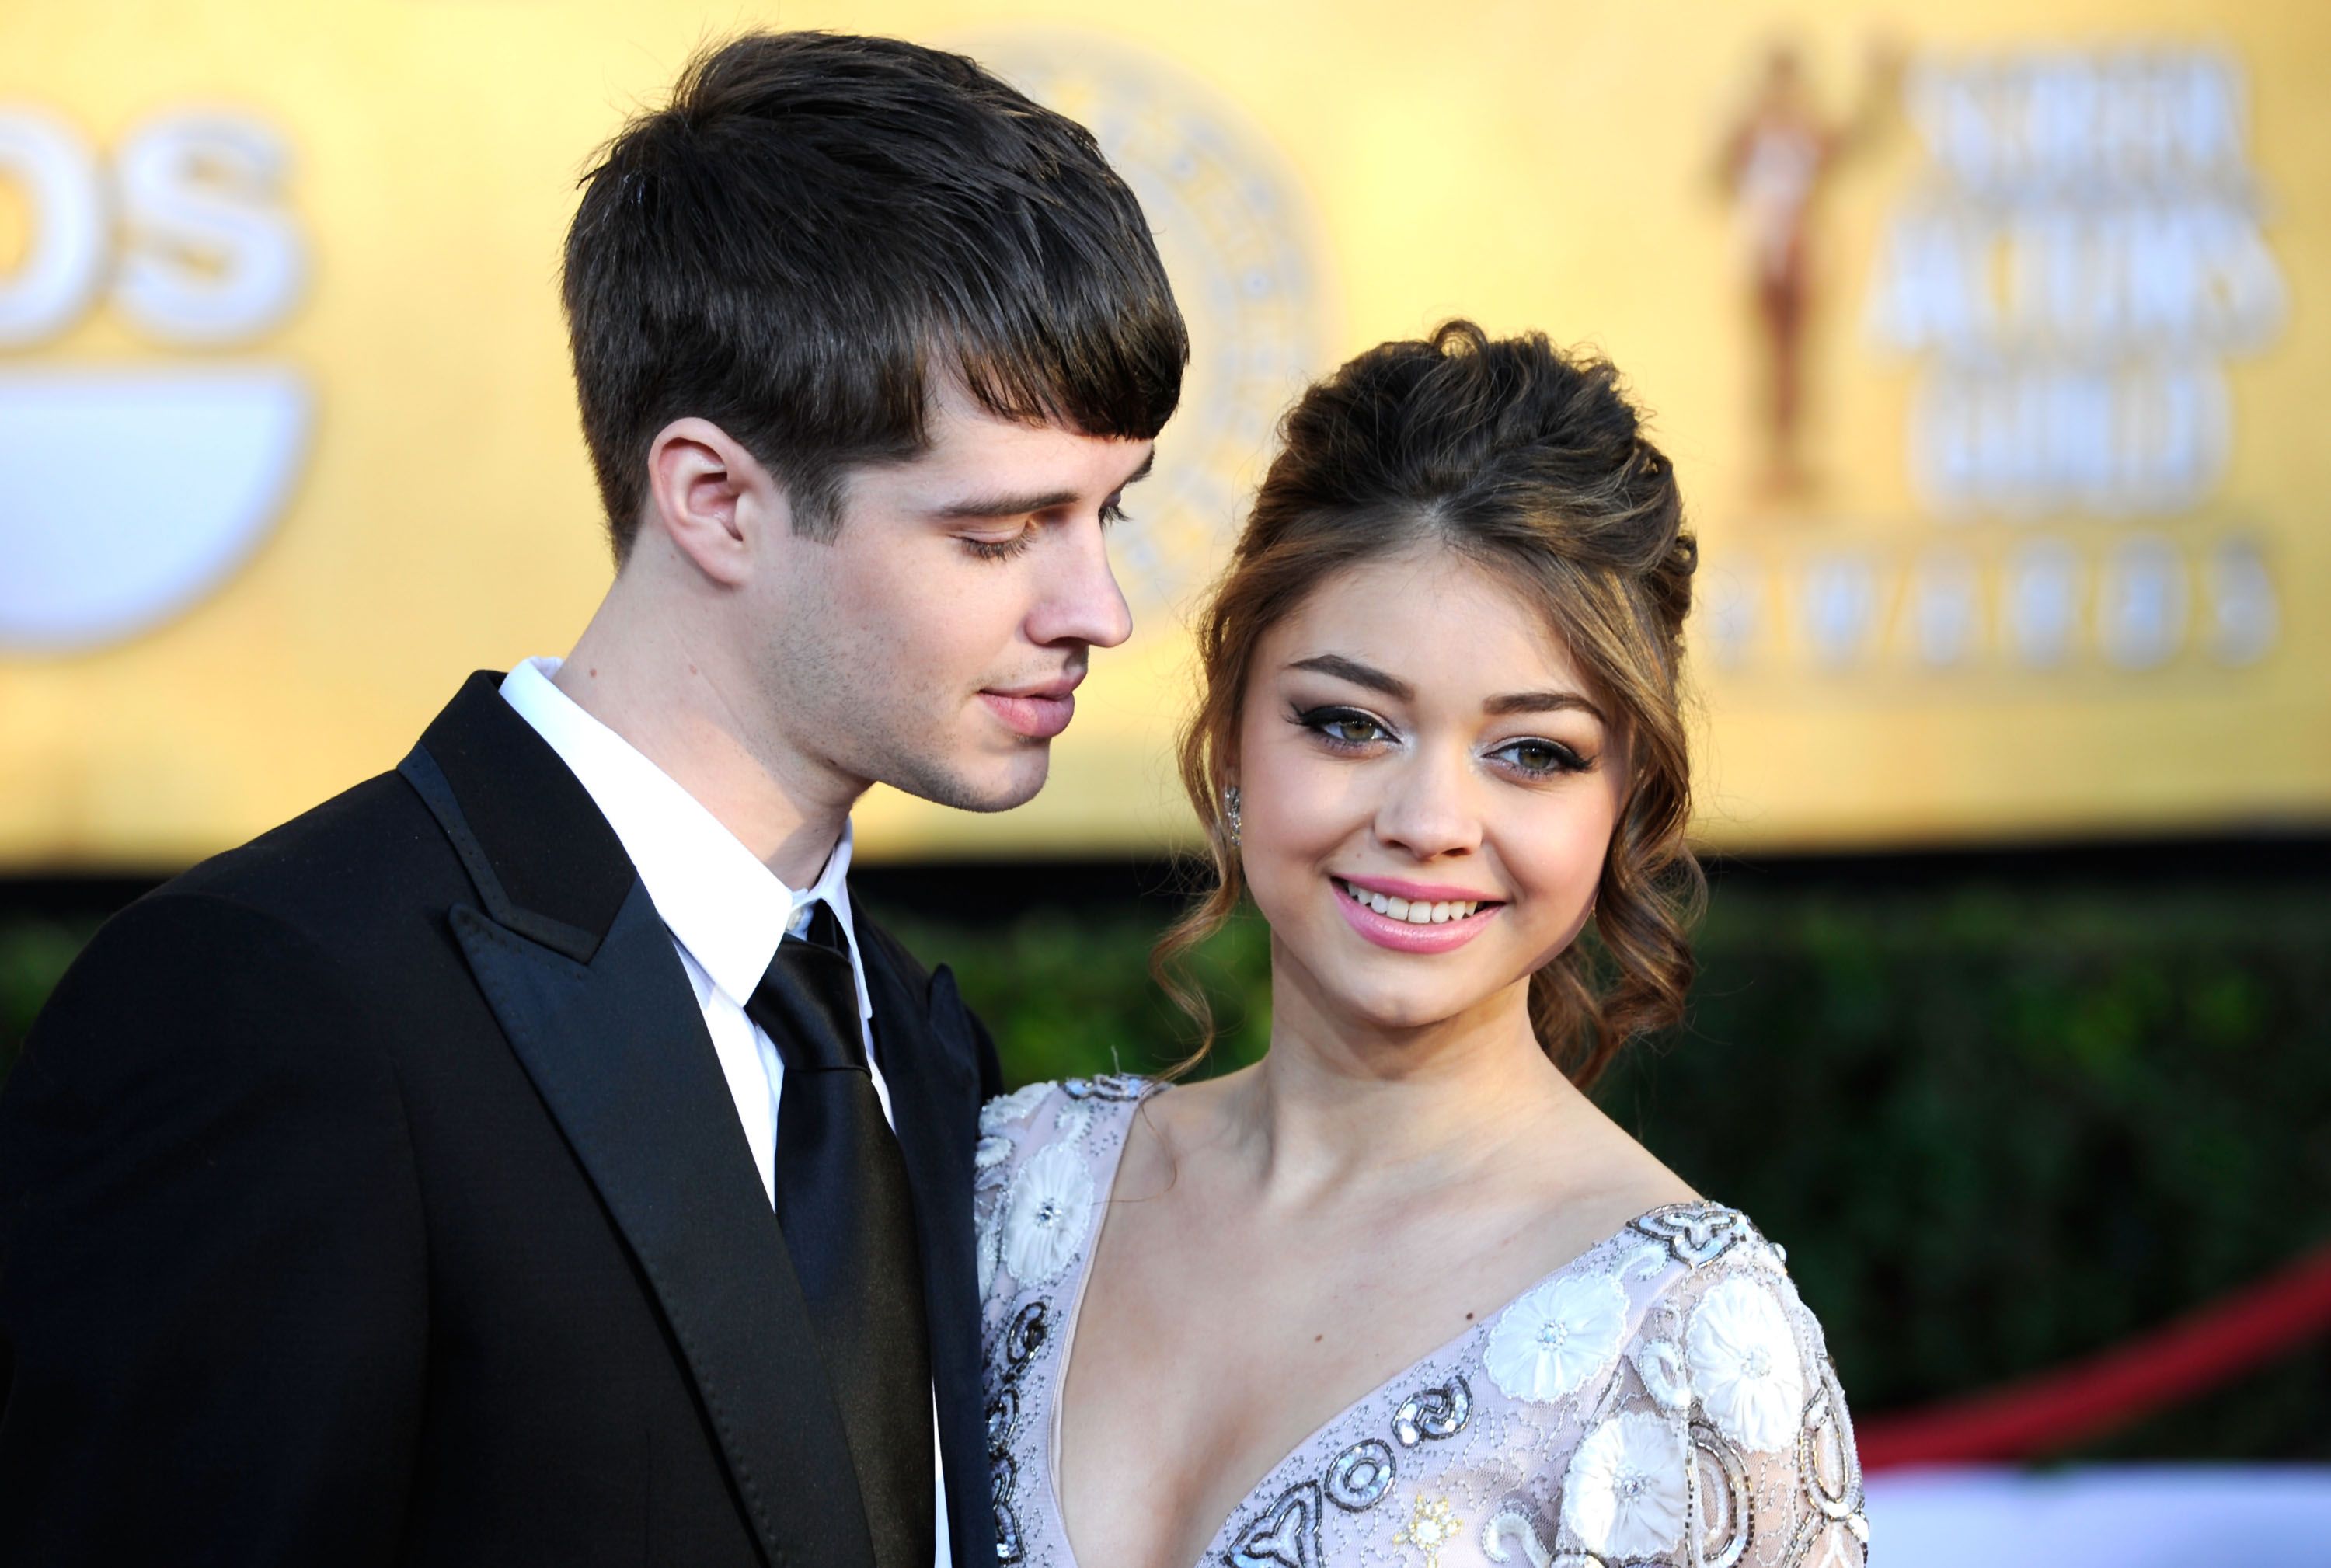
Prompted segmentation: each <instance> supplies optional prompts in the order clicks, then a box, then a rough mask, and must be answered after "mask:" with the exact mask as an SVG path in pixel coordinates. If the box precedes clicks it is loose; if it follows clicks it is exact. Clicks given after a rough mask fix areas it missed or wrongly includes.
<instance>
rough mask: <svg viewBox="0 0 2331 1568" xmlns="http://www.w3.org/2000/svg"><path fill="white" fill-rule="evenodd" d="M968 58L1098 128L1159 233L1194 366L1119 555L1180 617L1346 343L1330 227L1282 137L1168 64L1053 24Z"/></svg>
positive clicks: (1135, 502) (1148, 594)
mask: <svg viewBox="0 0 2331 1568" xmlns="http://www.w3.org/2000/svg"><path fill="white" fill-rule="evenodd" d="M961 46H962V47H963V48H964V50H965V52H967V53H969V54H971V55H972V56H973V57H974V58H975V59H976V60H978V61H979V62H980V63H981V64H982V65H985V67H987V68H988V69H989V70H991V71H994V72H995V73H996V74H997V75H999V76H1002V77H1003V78H1004V80H1006V81H1010V82H1012V83H1013V85H1014V86H1016V87H1018V88H1019V89H1020V90H1022V91H1023V92H1025V93H1027V94H1028V95H1029V96H1030V97H1031V98H1033V99H1035V100H1037V101H1039V102H1041V103H1043V104H1045V105H1047V106H1048V107H1050V108H1051V109H1057V110H1059V111H1060V112H1061V113H1062V114H1065V115H1067V116H1068V117H1069V118H1070V119H1074V120H1076V121H1078V122H1079V123H1080V124H1081V125H1083V126H1085V127H1086V128H1089V130H1091V132H1092V133H1093V137H1094V138H1095V139H1096V140H1097V141H1099V143H1100V148H1101V151H1102V153H1103V154H1104V155H1105V156H1106V157H1108V161H1109V162H1110V164H1111V165H1113V166H1115V167H1116V169H1117V171H1118V173H1119V174H1120V175H1122V176H1124V177H1125V181H1126V183H1127V185H1130V186H1131V187H1132V189H1133V194H1134V195H1136V196H1137V197H1138V198H1139V200H1140V202H1141V206H1142V210H1143V211H1144V212H1145V213H1146V214H1148V217H1149V223H1150V227H1151V229H1152V230H1153V231H1154V232H1155V233H1156V236H1157V250H1158V254H1159V256H1160V257H1161V258H1162V259H1163V260H1164V261H1165V263H1166V275H1167V276H1168V277H1169V278H1171V279H1172V280H1173V284H1174V297H1175V299H1177V300H1178V301H1179V302H1180V304H1181V307H1182V314H1183V316H1184V318H1185V319H1186V320H1187V321H1188V323H1189V327H1190V369H1189V373H1188V375H1186V376H1185V378H1184V380H1183V383H1182V401H1181V404H1180V406H1179V408H1178V409H1177V410H1176V411H1175V415H1174V420H1173V423H1171V424H1168V425H1167V426H1166V431H1165V433H1164V434H1163V435H1162V436H1161V437H1159V439H1158V443H1157V444H1158V453H1157V470H1156V474H1157V477H1156V478H1155V479H1152V480H1147V481H1146V482H1145V483H1144V484H1143V485H1142V487H1141V488H1140V489H1138V490H1137V491H1136V492H1135V494H1134V497H1133V498H1132V499H1129V500H1128V502H1127V509H1128V510H1130V511H1131V512H1132V514H1133V518H1132V520H1131V521H1129V522H1127V523H1125V524H1122V525H1120V526H1119V527H1118V530H1117V533H1116V537H1115V541H1114V545H1115V554H1116V556H1117V561H1118V567H1119V576H1120V580H1121V581H1122V582H1123V583H1124V585H1125V589H1126V592H1127V595H1128V596H1130V597H1132V598H1134V599H1135V600H1136V601H1137V603H1138V602H1145V601H1146V603H1148V604H1150V605H1151V606H1153V607H1156V606H1174V605H1176V604H1177V603H1180V602H1181V601H1183V600H1185V598H1186V596H1187V595H1188V594H1190V593H1191V591H1192V590H1194V589H1196V588H1199V587H1202V586H1203V585H1204V584H1205V583H1206V582H1207V581H1208V580H1210V579H1211V578H1212V577H1213V574H1214V573H1215V572H1216V571H1218V570H1219V569H1220V568H1221V566H1222V564H1223V560H1224V558H1225V556H1227V554H1228V551H1229V546H1230V540H1231V538H1232V535H1233V533H1234V532H1235V530H1236V527H1237V525H1238V521H1239V512H1240V508H1241V505H1242V500H1243V499H1244V497H1245V495H1246V493H1247V491H1248V490H1249V489H1250V488H1251V486H1252V484H1253V482H1254V480H1255V479H1256V478H1257V477H1259V474H1260V471H1261V463H1262V462H1263V461H1265V460H1266V459H1267V458H1268V456H1269V454H1270V442H1271V435H1272V432H1273V431H1274V430H1275V429H1276V427H1277V425H1278V423H1279V416H1280V413H1281V412H1282V411H1283V410H1284V409H1285V408H1286V406H1287V404H1288V403H1289V401H1290V400H1291V399H1292V398H1293V397H1294V395H1295V394H1296V393H1298V392H1299V391H1300V390H1301V389H1302V387H1303V385H1304V384H1305V383H1306V382H1307V381H1308V380H1309V379H1310V378H1311V377H1312V376H1313V375H1317V374H1318V372H1319V370H1320V369H1321V368H1322V363H1321V362H1322V360H1323V358H1324V356H1326V354H1327V351H1328V347H1327V346H1328V345H1329V343H1330V342H1331V341H1332V340H1333V328H1332V315H1333V312H1332V307H1331V302H1330V299H1329V297H1328V290H1327V277H1326V270H1325V268H1324V266H1323V264H1322V247H1321V246H1320V244H1319V242H1318V224H1317V223H1316V221H1315V220H1314V219H1313V217H1312V214H1311V210H1310V206H1309V204H1308V200H1307V199H1306V197H1305V194H1304V191H1303V187H1302V185H1301V184H1300V182H1299V181H1298V180H1297V179H1296V178H1295V177H1294V176H1293V175H1292V174H1291V173H1290V172H1289V170H1288V168H1287V167H1286V165H1285V163H1284V161H1283V159H1282V158H1281V157H1280V154H1279V152H1278V150H1277V148H1276V147H1273V146H1272V145H1271V143H1270V140H1269V139H1268V138H1267V137H1266V136H1264V134H1263V133H1262V132H1261V131H1260V130H1258V129H1257V128H1254V127H1252V126H1251V125H1250V124H1249V123H1247V121H1246V120H1245V119H1244V117H1243V116H1242V115H1241V114H1240V113H1239V112H1238V111H1237V110H1236V109H1232V107H1230V106H1229V105H1227V104H1224V103H1223V102H1222V101H1221V100H1220V99H1219V98H1218V97H1217V96H1216V94H1215V93H1214V92H1213V90H1212V88H1211V87H1209V86H1208V84H1207V83H1205V82H1204V81H1201V80H1198V79H1197V78H1194V77H1193V76H1191V75H1190V74H1189V73H1188V72H1186V71H1183V70H1182V69H1181V68H1179V67H1178V66H1175V65H1174V64H1173V63H1171V62H1167V61H1165V60H1161V59H1159V58H1158V57H1157V56H1156V55H1153V54H1149V53H1147V52H1143V51H1140V50H1138V49H1136V48H1133V47H1131V46H1128V45H1126V44H1123V43H1118V42H1115V41H1113V40H1109V39H1106V38H1098V37H1094V36H1092V35H1090V34H1088V33H1078V32H1074V31H1070V30H1066V29H1055V28H1014V29H1011V30H1008V31H1004V32H1000V33H981V34H978V35H976V36H974V37H971V38H967V39H965V40H962V41H961Z"/></svg>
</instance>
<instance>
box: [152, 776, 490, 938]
mask: <svg viewBox="0 0 2331 1568" xmlns="http://www.w3.org/2000/svg"><path fill="white" fill-rule="evenodd" d="M459 875H460V861H459V860H458V859H457V858H456V857H455V856H454V855H453V853H452V847H451V845H449V844H448V843H447V842H446V840H445V836H444V833H443V832H442V830H441V829H440V828H439V827H438V826H437V823H436V821H435V819H433V817H431V816H430V814H429V811H428V808H427V807H426V806H424V805H423V803H422V802H421V798H420V796H419V795H417V794H415V793H414V790H413V788H412V786H411V785H409V784H406V783H405V782H404V779H403V778H401V777H399V776H398V775H397V774H395V773H385V774H377V775H376V776H374V777H372V778H369V779H366V780H365V781H364V782H363V783H362V784H357V785H356V786H355V787H353V788H351V789H348V790H347V791H344V792H343V793H341V794H338V795H335V796H333V797H332V798H331V799H330V800H328V801H326V802H324V803H322V804H321V805H319V806H316V807H313V808H312V809H310V810H309V811H306V812H303V813H300V815H298V816H296V817H293V818H292V819H291V820H290V822H284V823H283V824H281V826H279V827H275V828H271V829H270V830H269V831H268V832H264V833H262V834H260V835H259V837H257V838H255V839H252V841H249V842H248V843H244V844H240V845H237V846H236V847H235V848H233V849H232V850H228V851H224V853H222V854H218V855H214V856H213V857H212V858H211V859H209V860H205V861H203V862H202V863H201V864H199V865H196V866H195V867H193V868H192V869H191V870H187V871H186V872H184V873H183V874H181V875H179V876H177V877H175V878H173V879H170V880H169V881H167V882H165V883H163V884H162V886H161V887H159V888H157V889H155V890H154V892H153V893H151V894H149V895H147V897H148V898H163V899H168V898H204V899H210V900H217V901H219V902H222V903H225V904H233V905H238V906H242V907H244V908H250V909H252V910H254V911H257V912H261V913H263V914H268V915H272V916H275V917H279V918H281V919H283V920H285V921H286V922H288V923H290V924H291V925H293V926H303V927H304V926H308V925H311V924H314V923H317V922H318V921H319V920H325V921H328V922H331V923H337V922H338V921H339V920H342V919H346V918H348V917H352V916H360V915H361V914H362V913H363V912H364V911H366V910H368V909H370V910H382V909H385V908H388V907H391V906H393V905H395V904H396V903H397V902H399V901H400V895H411V894H413V893H415V892H417V891H419V885H421V884H428V885H435V884H440V883H443V882H444V881H445V880H446V879H447V878H448V876H456V877H458V876H459Z"/></svg>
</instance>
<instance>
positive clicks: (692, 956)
mask: <svg viewBox="0 0 2331 1568" xmlns="http://www.w3.org/2000/svg"><path fill="white" fill-rule="evenodd" d="M559 662H560V661H559V660H556V659H529V660H526V661H525V662H524V663H522V664H520V665H519V666H518V667H517V668H516V669H514V670H511V671H510V672H509V675H508V676H506V677H504V678H503V680H502V686H501V692H502V699H503V700H504V701H506V702H508V703H509V705H510V706H511V707H512V708H516V709H517V710H518V713H519V717H521V718H523V719H525V720H526V721H527V723H528V725H530V726H532V727H533V728H534V731H535V733H536V734H538V735H539V736H542V738H543V739H544V740H545V741H546V742H547V743H548V744H549V746H550V749H551V750H553V751H555V752H557V754H558V755H559V759H560V760H561V761H563V762H565V763H566V765H567V768H568V769H569V770H570V771H571V772H573V774H575V776H576V779H577V780H578V781H580V783H581V784H582V785H583V788H584V790H585V792H586V793H587V794H589V795H590V797H591V801H592V803H593V804H595V805H596V806H597V807H598V808H599V813H600V814H601V815H602V816H604V817H605V818H606V819H607V825H608V826H609V827H612V828H614V830H615V837H616V838H617V839H619V840H621V841H623V852H624V853H625V854H626V855H628V856H630V857H631V861H632V864H633V867H635V868H636V869H637V870H638V871H639V874H640V881H641V882H642V884H643V885H644V886H645V887H646V889H647V891H648V898H650V900H651V901H652V902H653V903H654V905H655V908H656V914H657V915H658V916H659V917H661V919H662V920H663V923H664V927H665V928H666V929H667V930H669V931H670V932H671V943H672V946H673V947H674V948H676V949H677V950H678V951H679V953H680V967H681V968H682V969H684V970H686V971H687V972H688V983H689V984H690V985H692V986H694V987H695V989H696V1004H697V1006H698V1007H699V1008H700V1009H702V1010H703V1013H704V1028H705V1031H706V1032H707V1033H709V1035H711V1037H712V1049H713V1050H714V1052H715V1053H716V1054H717V1055H718V1057H719V1059H720V1071H721V1073H722V1074H723V1075H724V1076H725V1077H726V1078H727V1079H728V1093H729V1096H730V1098H733V1099H734V1100H735V1101H736V1102H737V1120H738V1121H739V1122H740V1123H742V1124H743V1126H744V1128H745V1142H746V1144H747V1146H748V1147H750V1148H751V1149H752V1151H753V1164H754V1167H755V1169H756V1172H757V1173H758V1174H759V1175H760V1178H761V1190H762V1191H763V1192H764V1193H766V1194H767V1195H768V1198H769V1202H770V1204H771V1206H772V1207H774V1206H775V1202H776V1149H777V1097H778V1095H780V1094H781V1093H783V1092H784V1088H785V1062H784V1060H783V1059H782V1058H780V1057H779V1056H778V1055H777V1050H776V1047H775V1045H773V1044H771V1043H770V1041H769V1037H768V1036H767V1035H766V1034H765V1033H763V1032H762V1031H761V1030H760V1028H759V1026H758V1025H756V1024H755V1023H754V1022H753V1021H752V1020H751V1019H749V1018H747V1017H746V1016H745V1003H746V1002H747V999H749V998H750V997H751V996H752V994H753V992H754V989H755V988H756V986H758V985H759V984H761V976H762V975H763V974H766V973H767V971H768V967H769V961H770V960H771V959H772V958H775V956H776V954H777V944H778V943H779V942H781V941H783V940H784V939H785V936H786V935H787V934H788V933H791V934H792V935H794V936H800V935H801V934H802V933H803V931H804V929H805V928H806V927H807V926H808V924H809V917H810V913H811V910H812V908H813V907H814V906H815V905H816V904H817V903H818V901H819V900H821V899H823V900H824V901H825V902H826V903H828V904H830V905H832V906H833V912H834V915H835V916H836V917H837V918H838V919H839V920H840V921H841V924H842V941H843V942H844V944H845V945H846V946H848V947H849V950H850V972H851V974H852V975H853V976H855V977H856V979H857V982H858V1013H859V1027H860V1029H861V1030H862V1031H865V1033H866V1065H867V1068H868V1069H869V1070H870V1071H871V1073H872V1074H873V1077H874V1092H875V1094H876V1096H877V1097H879V1098H880V1100H881V1102H882V1114H883V1115H884V1116H885V1117H890V1087H889V1086H888V1085H887V1084H885V1083H884V1082H883V1081H882V1069H880V1067H879V1066H877V1065H876V1064H875V1061H874V1041H873V1034H872V1020H873V1016H874V1003H873V999H872V998H871V996H870V995H869V994H868V993H867V990H866V969H865V965H864V964H863V963H862V962H861V959H860V956H859V952H858V933H857V931H856V929H855V928H854V927H853V926H852V922H851V918H850V884H849V881H848V877H849V874H850V846H851V830H850V826H849V824H848V823H847V822H845V823H844V824H843V825H842V841H841V842H840V843H838V844H836V845H834V847H833V854H832V855H831V856H830V857H828V858H827V860H826V862H825V870H823V871H821V872H820V873H819V874H818V879H817V880H816V881H815V882H813V883H812V884H811V885H810V886H809V887H807V888H804V889H801V890H800V891H798V892H796V891H794V889H790V888H788V887H786V886H785V883H784V882H782V881H780V880H779V879H778V878H777V876H776V874H775V872H773V871H771V870H769V868H768V867H767V866H766V865H764V864H763V863H762V862H761V860H759V859H758V858H757V857H756V856H755V855H754V853H753V851H750V850H748V849H747V848H746V847H745V846H744V844H743V843H742V842H741V841H739V840H738V839H737V835H735V834H734V833H732V832H729V831H728V829H727V828H725V827H723V826H722V825H721V824H720V821H719V819H718V818H717V817H715V816H714V815H713V814H712V813H710V812H709V811H708V810H706V809H705V807H704V805H703V803H701V802H699V800H698V799H697V798H696V797H695V796H694V795H691V794H689V793H688V792H687V791H686V790H685V789H682V788H681V787H680V784H678V783H677V782H675V781H674V780H673V778H672V777H671V774H667V773H665V772H664V771H663V769H661V768H660V767H658V766H656V765H655V764H653V763H652V762H650V761H649V760H648V759H647V758H646V757H645V756H643V755H641V754H640V752H639V751H638V750H637V749H635V748H634V747H633V746H632V744H631V742H629V741H627V740H625V739H624V738H623V736H620V735H617V734H616V733H615V732H614V730H612V729H609V728H608V727H606V726H605V725H604V724H602V723H600V722H599V721H598V720H597V719H595V718H594V717H591V716H590V715H589V714H587V713H585V712H584V711H583V709H582V708H581V707H580V706H579V705H578V704H577V703H576V701H575V699H574V698H571V697H569V696H567V695H566V693H565V692H563V691H561V690H559V689H558V688H557V686H556V685H554V684H552V682H551V679H550V678H551V676H553V675H555V674H556V673H557V670H558V666H559ZM890 1119H891V1121H892V1123H893V1125H894V1126H895V1125H896V1121H897V1118H896V1117H890ZM932 1397H933V1401H934V1402H933V1405H932V1411H931V1421H932V1428H931V1447H932V1453H933V1455H934V1456H935V1457H936V1456H937V1450H938V1425H937V1423H938V1410H937V1393H936V1392H934V1394H933V1396H932ZM769 1415H770V1417H771V1419H775V1418H776V1416H777V1412H775V1411H770V1412H769ZM936 1497H937V1504H938V1520H937V1525H938V1554H937V1568H949V1563H950V1561H951V1559H950V1556H949V1553H948V1544H947V1476H946V1473H945V1468H944V1467H943V1466H942V1467H941V1469H940V1474H939V1476H938V1479H937V1493H936Z"/></svg>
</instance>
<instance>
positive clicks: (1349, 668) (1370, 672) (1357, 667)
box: [1287, 653, 1416, 702]
mask: <svg viewBox="0 0 2331 1568" xmlns="http://www.w3.org/2000/svg"><path fill="white" fill-rule="evenodd" d="M1287 668H1289V670H1316V671H1318V673H1319V674H1321V675H1332V676H1334V677H1335V678H1336V679H1338V680H1348V681H1350V682H1351V683H1352V684H1353V685H1355V686H1365V687H1366V688H1367V689H1369V690H1370V691H1381V692H1383V693H1384V695H1385V696H1386V697H1389V698H1393V699H1394V701H1397V702H1413V701H1414V700H1415V698H1416V688H1414V687H1413V686H1411V685H1410V684H1409V683H1408V682H1407V681H1405V680H1403V679H1399V678H1398V677H1396V676H1391V675H1386V674H1385V673H1384V671H1383V670H1378V669H1377V668H1376V667H1375V665H1373V664H1363V663H1361V662H1360V661H1359V660H1356V659H1346V658H1345V657H1344V656H1343V655H1342V654H1340V653H1315V654H1313V655H1312V656H1311V657H1310V658H1308V659H1299V660H1296V661H1295V662H1294V663H1292V664H1290V665H1289V666H1288V667H1287Z"/></svg>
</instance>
